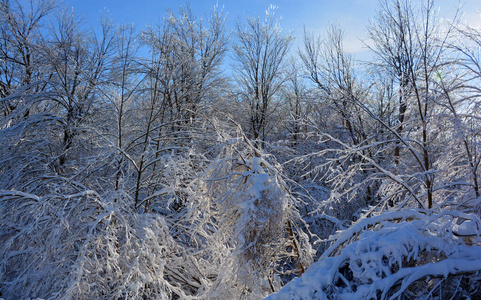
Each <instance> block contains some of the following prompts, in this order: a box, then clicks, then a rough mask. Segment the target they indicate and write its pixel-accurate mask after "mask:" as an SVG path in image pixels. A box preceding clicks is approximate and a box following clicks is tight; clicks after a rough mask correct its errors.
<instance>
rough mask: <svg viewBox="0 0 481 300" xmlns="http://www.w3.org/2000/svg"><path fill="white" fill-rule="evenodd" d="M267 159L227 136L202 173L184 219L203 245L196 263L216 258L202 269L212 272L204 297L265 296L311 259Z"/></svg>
mask: <svg viewBox="0 0 481 300" xmlns="http://www.w3.org/2000/svg"><path fill="white" fill-rule="evenodd" d="M268 160H269V157H268V156H267V155H264V154H262V153H261V152H260V150H258V149H255V148H254V147H253V146H252V144H250V142H249V141H248V140H247V139H246V138H245V137H241V138H238V139H232V140H229V141H228V142H227V145H226V146H225V147H224V149H223V150H222V151H221V153H220V154H219V156H218V157H217V159H216V160H214V162H213V163H212V164H211V165H210V167H209V168H208V169H207V170H206V172H205V178H206V179H205V180H203V183H202V187H201V189H200V190H201V191H200V192H199V195H198V196H196V199H194V205H193V206H192V209H191V210H190V211H191V216H190V217H187V218H186V219H188V220H192V219H198V220H199V221H198V224H197V226H196V228H197V229H196V236H197V238H198V239H199V240H201V239H205V240H206V243H207V246H206V248H205V249H204V251H203V252H202V253H203V254H204V255H203V256H202V257H200V258H199V263H200V264H201V265H207V264H208V263H207V262H208V261H218V262H219V264H217V265H215V267H216V270H213V269H211V270H209V271H208V272H207V271H206V273H210V274H215V279H214V280H213V282H212V284H211V286H210V288H209V290H208V291H206V294H205V295H204V296H205V297H207V298H215V299H230V298H237V297H239V296H240V295H243V296H244V297H250V298H252V297H254V298H259V297H263V296H266V295H268V294H269V293H272V292H274V291H276V290H278V289H279V287H280V285H281V284H282V281H281V280H282V278H283V277H284V278H285V277H286V276H288V277H289V276H290V277H292V275H293V274H294V275H295V274H298V273H302V271H303V269H304V268H305V266H306V267H307V266H308V265H309V264H310V263H311V261H312V253H311V252H312V250H311V247H310V245H309V243H308V238H307V236H306V234H304V233H303V232H302V231H301V230H300V229H299V228H298V226H297V225H298V222H299V221H300V220H299V219H298V213H297V212H296V209H295V207H294V205H295V199H294V198H293V197H292V196H291V195H290V194H289V192H288V189H287V186H286V183H285V182H284V181H283V180H282V178H281V174H280V171H279V169H277V167H276V166H275V165H274V164H271V163H270V162H269V161H268ZM200 237H202V238H200ZM211 265H212V264H211ZM211 268H212V267H211Z"/></svg>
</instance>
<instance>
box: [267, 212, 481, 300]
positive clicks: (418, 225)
mask: <svg viewBox="0 0 481 300" xmlns="http://www.w3.org/2000/svg"><path fill="white" fill-rule="evenodd" d="M480 235H481V222H480V219H479V218H478V217H477V216H476V215H474V214H464V213H460V212H456V211H444V212H442V213H439V214H431V215H429V214H426V213H425V212H422V211H418V210H410V211H403V212H388V213H384V214H381V215H378V216H375V217H371V218H363V219H360V220H358V221H357V222H356V223H355V224H354V225H353V226H351V227H350V228H348V229H346V230H344V231H341V232H338V233H336V234H335V235H333V236H331V240H332V245H331V247H330V248H328V249H327V250H326V251H325V252H324V253H323V255H322V257H321V258H320V260H319V261H318V262H316V263H314V264H313V265H311V267H310V268H309V269H308V270H307V271H306V273H304V274H303V276H302V277H300V278H296V279H294V280H293V281H291V282H290V283H289V284H287V285H286V286H285V287H284V288H283V289H282V290H281V291H280V292H278V293H276V294H272V295H270V296H269V297H268V298H267V299H270V300H274V299H289V300H291V299H350V300H352V299H449V298H450V297H451V296H453V295H457V296H460V297H463V298H470V299H474V298H476V297H480V296H481V289H480V286H481V274H480V272H481V238H480ZM473 297H474V298H473Z"/></svg>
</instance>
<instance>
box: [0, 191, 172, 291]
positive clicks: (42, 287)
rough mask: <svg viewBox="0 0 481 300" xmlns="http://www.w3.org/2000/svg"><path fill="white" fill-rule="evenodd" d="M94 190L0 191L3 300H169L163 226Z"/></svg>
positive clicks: (118, 199)
mask: <svg viewBox="0 0 481 300" xmlns="http://www.w3.org/2000/svg"><path fill="white" fill-rule="evenodd" d="M128 207H129V206H128V205H126V201H125V199H123V197H116V201H113V200H112V199H102V198H101V197H100V196H99V195H98V194H97V193H95V192H94V191H83V192H79V193H77V194H71V195H49V196H44V197H37V196H35V195H32V194H26V193H22V192H18V191H2V192H1V193H0V215H2V218H1V219H0V229H1V231H0V244H1V245H2V248H1V249H0V282H1V283H2V287H1V290H2V292H3V296H4V297H5V298H6V299H14V298H15V299H26V298H29V297H32V298H36V297H40V298H46V299H93V298H95V299H106V298H112V299H113V298H115V299H119V298H129V299H140V298H143V297H147V298H149V296H152V295H155V296H156V297H160V298H168V297H170V295H171V288H170V285H169V284H168V283H167V282H166V281H165V280H164V276H163V274H164V267H165V264H166V258H167V257H168V256H169V254H170V253H171V251H172V249H173V248H174V243H173V241H172V239H171V238H170V236H169V235H168V229H167V226H166V224H165V222H164V220H163V219H162V218H161V217H160V216H158V215H153V214H142V215H139V214H135V213H133V212H131V211H129V210H128Z"/></svg>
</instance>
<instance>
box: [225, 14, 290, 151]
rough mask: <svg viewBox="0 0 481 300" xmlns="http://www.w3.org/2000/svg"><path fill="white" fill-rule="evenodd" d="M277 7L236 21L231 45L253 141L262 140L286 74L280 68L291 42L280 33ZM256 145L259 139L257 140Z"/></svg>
mask: <svg viewBox="0 0 481 300" xmlns="http://www.w3.org/2000/svg"><path fill="white" fill-rule="evenodd" d="M275 13H276V7H275V6H270V7H269V8H268V9H267V10H266V18H265V20H264V21H261V20H260V18H259V16H257V17H250V18H247V19H246V24H245V25H244V24H241V23H240V22H238V23H237V26H236V31H235V36H236V44H235V45H234V60H235V63H234V69H235V72H236V75H237V81H238V83H239V85H240V89H241V95H242V99H243V100H244V101H245V102H246V103H247V105H248V106H249V123H250V125H249V127H250V132H251V133H252V137H253V138H254V139H255V140H260V141H264V140H265V138H266V129H267V128H268V122H269V116H270V114H271V113H272V111H273V109H274V108H275V104H274V103H273V102H274V101H275V97H276V95H277V93H278V92H279V90H280V88H281V86H282V84H283V83H284V82H285V80H286V78H287V76H286V74H285V72H284V70H283V67H284V63H285V59H286V55H287V53H288V51H289V46H290V43H291V41H292V36H291V35H290V34H285V33H283V32H282V29H281V27H280V19H278V18H277V17H276V14H275ZM256 145H257V146H258V145H259V144H258V142H256Z"/></svg>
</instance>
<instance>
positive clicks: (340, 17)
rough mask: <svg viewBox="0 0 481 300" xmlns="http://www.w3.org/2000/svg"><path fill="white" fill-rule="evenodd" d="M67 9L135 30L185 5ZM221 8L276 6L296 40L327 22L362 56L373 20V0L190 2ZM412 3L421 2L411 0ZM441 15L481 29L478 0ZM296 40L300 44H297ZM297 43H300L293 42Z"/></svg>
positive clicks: (453, 0)
mask: <svg viewBox="0 0 481 300" xmlns="http://www.w3.org/2000/svg"><path fill="white" fill-rule="evenodd" d="M64 2H65V4H66V5H67V6H68V7H71V8H73V9H74V11H77V12H78V13H79V14H80V15H82V16H84V17H85V21H86V22H87V23H89V24H92V26H95V25H94V24H95V22H96V20H97V19H98V17H99V15H100V12H102V11H108V12H109V14H110V16H111V17H112V18H113V19H114V21H115V22H118V23H120V22H124V23H134V24H135V26H136V28H137V29H138V30H142V29H144V28H145V25H146V24H156V23H158V22H159V19H160V16H161V14H162V13H163V12H164V9H165V8H170V9H174V10H175V9H176V8H177V7H178V6H179V4H180V3H185V2H184V1H177V0H164V1H162V0H136V1H132V0H64ZM217 2H218V3H219V5H220V6H224V9H225V11H226V12H227V13H228V22H229V24H233V23H234V22H235V21H236V20H238V19H239V18H240V19H242V18H243V17H244V16H252V15H255V14H259V15H263V14H264V12H265V10H266V8H267V7H268V6H269V5H270V4H274V5H276V6H278V7H279V9H278V14H279V15H281V16H282V17H283V19H282V27H283V28H284V29H285V30H291V31H293V34H294V36H295V37H298V38H300V37H301V36H302V31H303V26H304V25H305V26H306V28H307V29H309V30H311V31H314V32H319V33H320V32H322V31H323V30H324V29H325V28H326V26H328V25H329V24H330V23H333V22H334V23H339V24H340V25H341V26H342V27H343V28H344V30H345V32H346V39H345V46H346V48H347V49H348V50H350V51H351V52H354V53H358V52H362V51H363V43H362V42H361V39H363V38H364V32H365V28H366V25H367V24H368V21H369V19H370V18H372V17H374V16H375V13H376V8H377V6H378V1H377V0H281V1H273V0H218V1H217V0H191V1H190V4H191V7H192V9H193V10H194V12H195V13H196V14H197V15H200V16H203V15H204V14H208V13H209V11H210V10H211V9H212V7H214V5H215V4H216V3H217ZM413 3H420V1H419V0H413ZM436 3H437V4H436V5H437V6H439V9H440V11H439V14H440V15H441V16H442V17H445V18H452V17H453V15H454V12H455V10H456V7H457V6H458V5H459V4H460V3H461V4H463V5H464V8H463V11H464V17H463V19H464V20H465V22H468V23H470V24H472V25H475V26H481V1H480V0H462V1H457V0H438V1H436ZM298 40H300V39H298ZM296 44H299V42H297V43H296Z"/></svg>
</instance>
